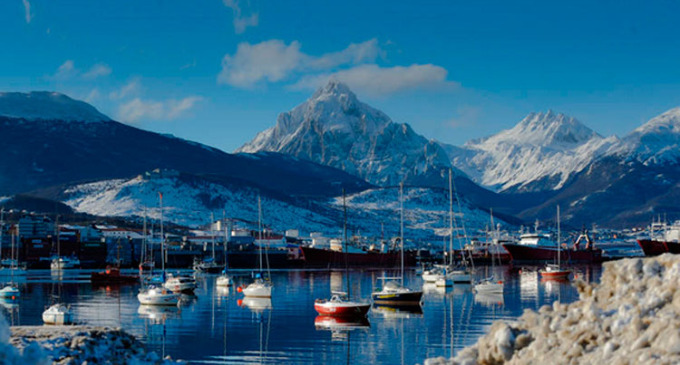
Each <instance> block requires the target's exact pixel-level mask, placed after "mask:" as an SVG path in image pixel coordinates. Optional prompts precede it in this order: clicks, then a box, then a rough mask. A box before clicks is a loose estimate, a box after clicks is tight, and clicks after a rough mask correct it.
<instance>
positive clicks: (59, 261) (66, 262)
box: [50, 257, 80, 270]
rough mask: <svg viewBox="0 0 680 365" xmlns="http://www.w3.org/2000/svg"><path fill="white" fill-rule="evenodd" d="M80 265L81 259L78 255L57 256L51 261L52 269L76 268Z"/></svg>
mask: <svg viewBox="0 0 680 365" xmlns="http://www.w3.org/2000/svg"><path fill="white" fill-rule="evenodd" d="M79 266H80V260H79V259H78V258H77V257H57V258H54V259H53V260H52V262H51V263H50V269H52V270H64V269H76V268H78V267H79Z"/></svg>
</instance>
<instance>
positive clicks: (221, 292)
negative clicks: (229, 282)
mask: <svg viewBox="0 0 680 365" xmlns="http://www.w3.org/2000/svg"><path fill="white" fill-rule="evenodd" d="M215 288H216V291H217V295H218V296H220V297H228V296H229V294H230V293H231V288H230V287H228V286H216V287H215Z"/></svg>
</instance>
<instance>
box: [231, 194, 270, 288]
mask: <svg viewBox="0 0 680 365" xmlns="http://www.w3.org/2000/svg"><path fill="white" fill-rule="evenodd" d="M257 212H258V225H259V227H258V228H259V231H260V233H259V235H260V241H261V240H262V201H261V200H260V196H259V195H258V197H257ZM258 249H259V261H260V271H259V272H257V273H253V277H254V278H255V281H254V282H252V283H250V284H249V285H248V286H246V287H245V288H242V287H239V288H238V291H240V292H243V295H245V296H246V297H255V298H271V296H272V287H273V285H272V282H271V280H270V278H271V275H268V276H267V278H264V277H263V275H262V274H263V273H262V269H263V265H262V246H261V245H260V246H259V247H258ZM267 271H269V267H267Z"/></svg>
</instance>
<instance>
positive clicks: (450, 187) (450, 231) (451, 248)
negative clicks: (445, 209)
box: [449, 169, 453, 266]
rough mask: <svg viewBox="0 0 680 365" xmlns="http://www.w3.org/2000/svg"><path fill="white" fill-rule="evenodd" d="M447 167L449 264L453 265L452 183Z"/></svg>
mask: <svg viewBox="0 0 680 365" xmlns="http://www.w3.org/2000/svg"><path fill="white" fill-rule="evenodd" d="M451 175H452V173H451V169H449V266H453V185H452V180H453V179H452V177H451Z"/></svg>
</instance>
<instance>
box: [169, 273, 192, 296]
mask: <svg viewBox="0 0 680 365" xmlns="http://www.w3.org/2000/svg"><path fill="white" fill-rule="evenodd" d="M163 287H165V288H166V289H168V290H172V291H173V292H175V293H190V292H193V291H194V289H196V287H197V284H196V279H194V278H193V277H191V276H185V275H178V276H170V277H169V278H168V280H166V281H165V283H164V284H163Z"/></svg>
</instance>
